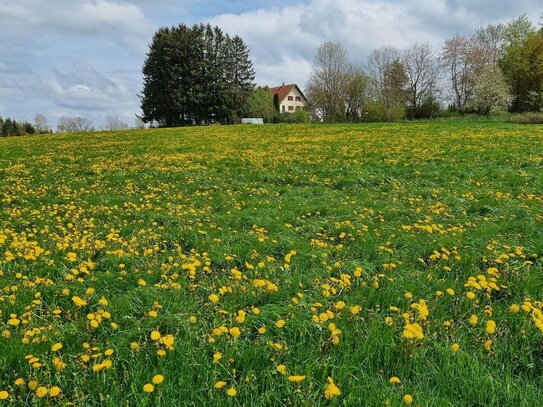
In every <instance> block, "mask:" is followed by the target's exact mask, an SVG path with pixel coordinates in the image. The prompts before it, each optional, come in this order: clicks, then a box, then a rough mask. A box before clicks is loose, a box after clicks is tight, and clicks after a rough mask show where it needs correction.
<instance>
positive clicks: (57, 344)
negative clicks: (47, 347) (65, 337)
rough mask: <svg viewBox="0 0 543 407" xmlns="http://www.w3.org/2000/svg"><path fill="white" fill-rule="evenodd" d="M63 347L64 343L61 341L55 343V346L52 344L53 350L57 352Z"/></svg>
mask: <svg viewBox="0 0 543 407" xmlns="http://www.w3.org/2000/svg"><path fill="white" fill-rule="evenodd" d="M61 349H62V344H61V343H60V342H59V343H55V344H54V345H53V346H51V350H52V351H53V352H57V351H59V350H61Z"/></svg>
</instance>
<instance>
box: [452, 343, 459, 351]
mask: <svg viewBox="0 0 543 407" xmlns="http://www.w3.org/2000/svg"><path fill="white" fill-rule="evenodd" d="M451 350H452V351H453V352H458V351H459V350H460V345H459V344H457V343H453V344H452V345H451Z"/></svg>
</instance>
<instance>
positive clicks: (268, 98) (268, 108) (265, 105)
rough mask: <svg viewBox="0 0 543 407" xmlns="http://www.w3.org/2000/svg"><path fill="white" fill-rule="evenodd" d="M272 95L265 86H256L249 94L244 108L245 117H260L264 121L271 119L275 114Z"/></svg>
mask: <svg viewBox="0 0 543 407" xmlns="http://www.w3.org/2000/svg"><path fill="white" fill-rule="evenodd" d="M273 102H274V95H272V93H271V92H270V90H269V88H267V87H258V88H256V89H255V90H254V91H253V92H252V93H251V96H249V99H248V100H247V105H246V108H245V116H246V117H260V118H263V119H264V121H265V122H266V123H268V122H271V121H273V117H274V115H275V107H274V103H273Z"/></svg>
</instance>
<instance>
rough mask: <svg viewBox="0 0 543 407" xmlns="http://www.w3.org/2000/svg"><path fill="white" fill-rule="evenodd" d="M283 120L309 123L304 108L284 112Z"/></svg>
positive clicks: (309, 118)
mask: <svg viewBox="0 0 543 407" xmlns="http://www.w3.org/2000/svg"><path fill="white" fill-rule="evenodd" d="M283 121H284V122H285V123H309V122H310V121H311V117H310V116H309V113H308V112H307V111H305V110H304V109H297V110H295V111H294V112H293V113H285V114H284V115H283Z"/></svg>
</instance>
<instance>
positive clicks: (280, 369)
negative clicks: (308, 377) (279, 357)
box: [275, 365, 287, 374]
mask: <svg viewBox="0 0 543 407" xmlns="http://www.w3.org/2000/svg"><path fill="white" fill-rule="evenodd" d="M275 370H277V371H278V372H279V373H281V374H287V367H286V366H285V365H278V366H277V367H276V368H275Z"/></svg>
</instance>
